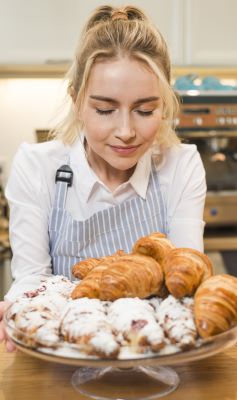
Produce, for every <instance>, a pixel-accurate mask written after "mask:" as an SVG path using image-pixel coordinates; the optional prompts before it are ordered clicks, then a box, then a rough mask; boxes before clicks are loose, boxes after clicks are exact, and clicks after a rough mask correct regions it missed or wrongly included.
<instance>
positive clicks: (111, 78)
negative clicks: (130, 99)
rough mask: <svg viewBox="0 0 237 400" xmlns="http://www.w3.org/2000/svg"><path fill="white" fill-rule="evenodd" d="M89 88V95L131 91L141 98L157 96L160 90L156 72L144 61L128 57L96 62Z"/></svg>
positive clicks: (106, 94)
mask: <svg viewBox="0 0 237 400" xmlns="http://www.w3.org/2000/svg"><path fill="white" fill-rule="evenodd" d="M87 89H88V90H87V92H88V94H89V95H92V94H93V95H96V94H100V95H101V94H102V93H103V95H104V96H111V95H112V94H113V93H114V95H115V94H117V95H118V94H121V93H123V91H126V93H128V92H129V91H130V92H132V93H131V94H132V95H133V96H137V97H139V98H140V97H141V98H142V97H146V96H155V95H156V96H157V95H158V94H159V91H160V88H159V79H158V77H157V76H156V74H155V73H154V72H153V71H152V70H151V69H150V68H149V67H148V66H146V65H144V62H142V61H138V60H135V59H130V58H127V57H126V58H125V57H123V58H119V59H112V60H106V61H100V62H96V63H95V64H94V66H93V67H92V69H91V72H90V75H89V80H88V87H87Z"/></svg>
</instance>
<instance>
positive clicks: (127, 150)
mask: <svg viewBox="0 0 237 400" xmlns="http://www.w3.org/2000/svg"><path fill="white" fill-rule="evenodd" d="M138 147H139V146H110V148H111V149H112V150H113V151H114V152H115V153H118V154H124V155H126V154H131V153H134V152H135V151H136V150H137V149H138Z"/></svg>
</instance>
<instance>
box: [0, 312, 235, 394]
mask: <svg viewBox="0 0 237 400" xmlns="http://www.w3.org/2000/svg"><path fill="white" fill-rule="evenodd" d="M10 316H11V307H10V308H9V309H8V310H7V311H6V313H5V315H4V322H5V325H6V329H7V333H8V335H9V337H10V338H11V339H12V340H13V342H14V343H15V345H16V347H17V348H18V349H19V350H21V351H22V352H24V353H26V354H28V355H30V356H33V357H36V358H39V359H42V360H46V361H52V362H56V363H60V364H66V365H71V366H75V367H78V368H77V369H76V371H75V372H74V374H73V375H72V378H71V383H72V385H73V387H74V388H75V389H76V390H78V391H79V392H80V393H82V394H83V395H86V396H89V397H90V398H93V399H98V400H112V399H113V400H115V399H116V400H151V399H157V398H159V397H163V396H165V395H167V394H168V393H171V392H173V391H174V390H175V389H176V388H177V387H178V385H179V382H180V378H179V376H178V374H177V373H176V371H175V370H174V369H173V368H170V366H174V365H177V364H179V365H180V364H182V363H186V362H191V361H195V360H200V359H204V358H207V357H210V356H213V355H215V354H217V353H219V352H221V351H223V350H225V349H227V348H229V347H231V346H233V345H234V344H235V343H236V342H237V326H235V327H234V328H232V329H230V330H228V331H226V332H224V333H221V334H219V335H216V336H213V337H212V338H209V339H206V340H203V341H201V342H200V343H199V344H198V346H197V347H195V348H193V349H191V350H187V351H182V352H179V353H173V354H172V353H170V354H154V353H146V349H145V348H144V349H143V351H144V353H142V354H135V350H136V349H132V350H133V351H134V357H133V355H131V353H130V354H129V356H126V348H124V349H123V350H125V351H124V355H123V356H122V358H119V359H105V358H98V357H94V356H87V355H85V350H86V348H85V347H83V348H82V347H80V346H78V345H73V344H65V342H62V343H59V345H58V346H57V348H50V347H48V346H52V343H49V342H47V344H46V345H45V347H40V346H39V347H37V348H32V345H29V346H28V345H26V344H25V341H26V340H27V341H29V340H28V339H29V337H26V336H24V335H25V334H24V333H23V332H21V331H17V330H16V329H15V328H14V326H13V324H12V323H11V320H10ZM140 349H141V348H140Z"/></svg>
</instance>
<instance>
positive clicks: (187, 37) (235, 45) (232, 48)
mask: <svg viewBox="0 0 237 400" xmlns="http://www.w3.org/2000/svg"><path fill="white" fill-rule="evenodd" d="M183 10H184V30H183V42H184V64H185V65H219V66H236V65H237V21H236V18H237V1H236V0H225V1H216V0H184V3H183Z"/></svg>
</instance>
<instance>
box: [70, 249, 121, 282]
mask: <svg viewBox="0 0 237 400" xmlns="http://www.w3.org/2000/svg"><path fill="white" fill-rule="evenodd" d="M124 254H126V253H125V252H124V251H123V250H118V251H117V252H116V253H114V254H112V255H111V256H107V257H100V258H87V259H86V260H83V261H80V262H79V263H77V264H75V265H74V266H73V268H72V274H73V276H75V278H78V279H83V278H85V277H86V275H87V274H88V273H89V272H90V271H91V270H92V269H93V268H94V267H96V266H97V265H99V264H100V263H102V262H103V261H104V260H105V259H106V260H111V261H113V260H116V259H117V258H118V257H121V256H123V255H124Z"/></svg>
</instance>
